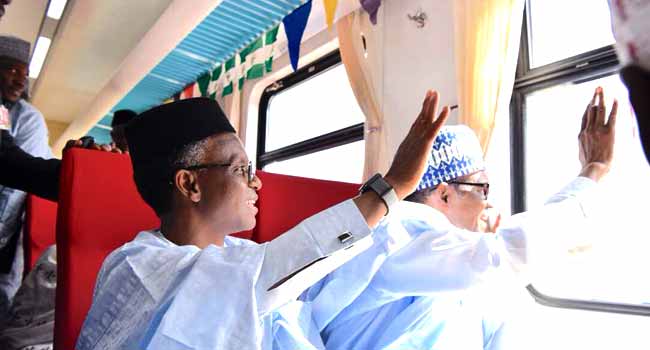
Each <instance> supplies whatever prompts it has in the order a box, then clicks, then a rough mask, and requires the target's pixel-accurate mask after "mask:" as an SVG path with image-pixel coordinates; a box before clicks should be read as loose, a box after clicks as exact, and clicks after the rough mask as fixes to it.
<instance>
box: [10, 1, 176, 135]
mask: <svg viewBox="0 0 650 350" xmlns="http://www.w3.org/2000/svg"><path fill="white" fill-rule="evenodd" d="M32 1H33V0H29V1H26V0H23V1H14V2H13V3H12V4H11V5H10V6H9V7H8V10H7V12H8V14H10V11H13V10H14V6H15V5H16V4H19V3H26V2H30V3H31V2H32ZM171 1H172V0H138V1H125V0H124V1H103V0H69V1H68V5H67V7H66V10H65V12H64V15H63V18H61V23H59V26H58V29H57V32H56V35H55V37H54V40H53V42H52V46H51V48H50V52H49V53H48V57H47V59H46V61H45V65H44V67H43V70H42V71H41V74H40V76H39V78H38V80H37V82H36V84H35V86H34V88H33V91H32V103H33V104H34V105H35V106H36V107H37V108H38V109H39V110H40V111H41V112H42V113H43V115H44V116H45V118H46V119H48V120H55V121H60V122H65V123H69V122H71V121H72V120H73V119H75V118H78V117H80V115H79V113H81V112H82V111H85V110H86V109H87V107H88V105H89V104H90V103H91V102H92V100H93V98H94V97H95V96H96V95H97V94H98V93H99V91H100V90H101V89H102V88H103V87H104V85H106V83H107V82H108V81H109V80H110V78H111V77H112V76H113V75H114V73H115V72H116V71H117V70H118V68H119V66H120V64H121V63H122V61H123V60H124V58H125V57H126V56H127V55H128V54H129V52H131V50H132V49H133V48H134V47H135V46H136V45H137V44H138V42H139V41H140V39H141V38H142V37H143V36H144V35H145V33H147V31H148V30H149V28H150V27H151V26H152V25H153V24H154V23H155V21H156V20H157V19H158V17H159V16H160V15H161V14H162V13H163V12H164V11H165V9H166V8H167V6H168V5H169V3H171ZM43 2H46V1H43ZM3 21H4V20H3ZM3 24H4V23H3Z"/></svg>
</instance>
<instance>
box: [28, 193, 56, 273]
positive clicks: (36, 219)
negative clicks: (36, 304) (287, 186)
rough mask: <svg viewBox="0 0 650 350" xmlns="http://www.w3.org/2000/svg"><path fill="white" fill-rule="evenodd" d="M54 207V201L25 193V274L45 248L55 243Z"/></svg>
mask: <svg viewBox="0 0 650 350" xmlns="http://www.w3.org/2000/svg"><path fill="white" fill-rule="evenodd" d="M56 209H57V203H56V202H53V201H51V200H48V199H44V198H41V197H38V196H35V195H32V194H30V195H27V204H26V206H25V231H24V233H23V249H24V252H25V275H27V273H29V271H30V270H31V269H33V268H34V264H36V261H37V260H38V258H39V257H40V256H41V254H42V253H43V251H44V250H45V248H47V247H49V246H51V245H52V244H54V243H55V240H56Z"/></svg>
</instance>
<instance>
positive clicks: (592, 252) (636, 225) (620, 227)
mask: <svg viewBox="0 0 650 350" xmlns="http://www.w3.org/2000/svg"><path fill="white" fill-rule="evenodd" d="M597 86H602V87H603V88H604V89H605V95H606V100H607V106H608V109H609V107H610V106H611V102H612V100H613V98H614V97H615V98H617V99H618V101H619V113H618V119H617V120H618V127H617V132H616V148H615V160H614V163H613V164H612V169H611V171H610V173H609V174H608V175H607V177H606V178H605V179H604V180H603V181H602V182H601V185H600V186H598V191H597V192H596V193H595V196H594V197H592V198H593V199H594V200H592V201H590V202H589V203H588V206H587V207H586V209H587V210H588V212H590V213H592V218H593V219H592V220H591V221H590V224H589V225H587V226H580V227H579V228H569V227H565V226H564V225H563V223H556V224H557V225H556V226H557V230H555V231H556V232H548V233H544V232H536V234H538V235H544V234H548V235H562V234H567V236H566V237H573V235H571V236H569V234H573V233H576V232H575V230H577V231H578V232H579V233H580V234H581V235H582V237H581V239H580V240H578V241H575V242H570V243H571V244H572V245H574V246H575V247H577V248H576V249H572V250H563V251H560V250H558V251H555V250H553V249H551V250H543V252H553V254H556V253H559V255H553V256H552V257H551V258H550V259H545V260H544V261H546V262H548V261H549V260H550V261H552V263H545V265H544V266H533V273H534V285H535V286H536V288H537V289H538V290H540V291H541V292H543V293H546V294H550V295H553V296H559V297H565V298H576V299H587V300H605V301H613V302H622V303H634V304H648V303H650V280H649V279H647V278H644V277H643V276H645V275H646V274H647V271H648V267H649V266H650V255H649V254H647V249H648V247H650V235H648V233H647V231H648V229H647V223H646V219H645V215H647V213H648V210H647V208H648V200H650V185H648V184H647V181H648V180H650V167H649V166H648V164H647V162H646V160H645V157H644V155H643V151H642V149H641V144H640V140H639V137H638V131H637V129H636V121H635V118H634V116H633V114H632V110H631V107H630V105H629V102H628V97H627V90H626V89H625V87H624V86H623V84H622V83H621V81H620V78H619V77H618V75H611V76H608V77H604V78H600V79H597V80H592V81H588V82H582V83H567V84H562V85H557V86H553V87H551V88H547V89H544V90H539V91H536V92H534V93H531V94H529V95H527V97H526V101H525V123H526V126H525V128H526V129H525V143H526V146H525V152H526V154H525V156H526V164H525V166H526V169H525V174H526V178H525V180H526V203H527V207H528V209H529V210H530V209H533V210H534V208H538V207H540V206H541V204H542V203H543V202H544V201H545V199H547V198H548V197H549V196H551V195H552V194H553V193H555V192H557V191H558V190H559V189H560V188H561V187H563V185H566V184H567V183H568V182H569V181H571V180H572V179H573V178H575V176H576V175H577V174H578V172H579V171H580V163H579V160H578V138H577V136H578V132H579V128H580V124H581V118H582V115H583V113H584V110H585V107H586V106H587V103H588V102H589V100H590V98H591V96H592V95H593V91H594V89H595V88H596V87H597ZM563 230H568V231H567V232H564V231H563ZM569 231H572V232H569ZM538 238H539V241H540V242H542V241H544V238H543V237H538ZM535 248H537V247H535ZM544 248H549V247H544ZM550 248H555V247H550ZM557 248H559V247H557ZM533 252H534V251H533ZM539 252H540V253H542V250H540V251H539ZM564 253H566V254H564Z"/></svg>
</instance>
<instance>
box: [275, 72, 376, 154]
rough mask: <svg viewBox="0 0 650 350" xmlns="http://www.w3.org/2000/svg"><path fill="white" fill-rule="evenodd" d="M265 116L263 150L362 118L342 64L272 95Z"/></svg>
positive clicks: (333, 129) (353, 123)
mask: <svg viewBox="0 0 650 350" xmlns="http://www.w3.org/2000/svg"><path fill="white" fill-rule="evenodd" d="M266 118H267V119H266V125H267V126H266V145H265V146H266V151H267V152H269V151H273V150H276V149H278V148H282V147H285V146H288V145H291V144H294V143H297V142H300V141H304V140H307V139H310V138H313V137H316V136H320V135H323V134H327V133H330V132H332V131H336V130H340V129H343V128H346V127H348V126H352V125H355V124H359V123H363V122H364V121H365V117H364V115H363V112H362V111H361V109H360V108H359V105H358V103H357V100H356V98H355V97H354V93H353V92H352V88H351V87H350V83H349V82H348V77H347V74H346V72H345V67H344V66H343V65H342V64H339V65H337V66H335V67H333V68H331V69H329V70H327V71H325V72H323V73H321V74H319V75H317V76H315V77H312V78H310V79H309V80H306V81H304V82H302V83H300V84H298V85H295V86H293V87H291V88H289V89H287V90H285V91H282V92H280V93H278V94H276V95H274V96H273V98H272V99H271V100H270V101H269V107H268V110H267V114H266Z"/></svg>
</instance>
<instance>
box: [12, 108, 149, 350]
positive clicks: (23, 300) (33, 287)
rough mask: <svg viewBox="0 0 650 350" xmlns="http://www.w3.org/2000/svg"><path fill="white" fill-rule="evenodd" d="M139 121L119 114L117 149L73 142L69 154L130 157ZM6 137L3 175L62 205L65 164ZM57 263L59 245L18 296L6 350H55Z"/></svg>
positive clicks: (48, 252)
mask: <svg viewBox="0 0 650 350" xmlns="http://www.w3.org/2000/svg"><path fill="white" fill-rule="evenodd" d="M136 116H137V114H136V113H135V112H133V111H130V110H119V111H116V112H115V113H114V115H113V122H112V125H113V130H116V129H117V128H119V130H118V132H112V133H111V137H112V139H113V143H112V144H111V145H97V144H95V143H94V142H93V141H92V140H89V141H90V142H86V143H85V144H84V142H83V141H80V140H71V141H69V142H68V143H67V144H66V147H65V149H68V148H72V147H85V148H89V149H95V150H101V151H106V152H114V153H123V152H128V146H127V145H126V137H125V135H124V126H125V124H127V123H128V122H129V121H131V120H132V119H133V118H135V117H136ZM5 136H6V137H4V138H3V139H2V142H3V143H4V145H2V146H1V147H0V169H5V170H8V171H9V172H13V173H14V174H15V175H16V176H13V180H12V181H13V182H12V185H17V186H19V188H21V189H22V190H24V191H27V192H30V193H35V194H37V195H39V196H41V197H44V198H48V199H51V200H55V201H56V200H57V199H58V188H59V186H58V185H59V172H60V168H61V161H60V160H58V159H48V160H45V159H42V158H36V157H32V156H30V155H28V154H27V153H25V152H23V151H22V150H21V149H20V148H19V147H17V146H16V145H15V143H13V142H12V141H13V139H12V138H11V135H5ZM116 145H120V147H119V148H118V147H117V146H116ZM65 149H64V152H65ZM29 179H31V180H29ZM7 180H8V179H6V178H5V179H3V176H2V172H0V184H3V185H4V184H5V182H4V181H7ZM26 181H27V182H26ZM16 182H17V183H16ZM56 261H57V260H56V245H52V246H50V247H48V248H47V249H46V250H45V251H44V252H43V254H41V256H40V257H39V259H38V261H37V262H36V264H35V265H34V268H33V269H32V270H31V271H30V272H29V274H27V276H26V277H25V279H24V280H23V282H22V284H21V285H20V288H19V289H18V291H17V292H16V295H15V296H14V299H13V302H12V304H11V307H10V309H9V312H8V316H7V318H6V320H4V321H0V349H5V350H33V349H39V350H51V349H52V348H53V341H54V311H55V296H56V285H57V281H56Z"/></svg>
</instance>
